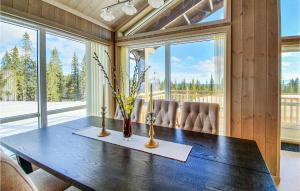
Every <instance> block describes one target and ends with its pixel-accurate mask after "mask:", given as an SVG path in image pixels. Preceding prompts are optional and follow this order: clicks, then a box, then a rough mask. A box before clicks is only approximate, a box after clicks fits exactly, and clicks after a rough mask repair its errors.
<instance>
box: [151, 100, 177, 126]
mask: <svg viewBox="0 0 300 191" xmlns="http://www.w3.org/2000/svg"><path fill="white" fill-rule="evenodd" d="M153 107H154V108H153V112H154V116H155V121H154V125H158V126H163V127H170V128H175V126H176V115H177V109H178V102H176V101H169V100H153ZM147 111H148V112H149V111H150V107H149V104H148V109H147ZM146 124H149V116H148V115H147V117H146Z"/></svg>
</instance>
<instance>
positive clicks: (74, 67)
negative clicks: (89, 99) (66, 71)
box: [70, 52, 80, 101]
mask: <svg viewBox="0 0 300 191" xmlns="http://www.w3.org/2000/svg"><path fill="white" fill-rule="evenodd" d="M70 88H71V99H72V100H75V101H77V100H80V80H79V63H78V58H77V56H76V53H75V52H74V55H73V58H72V64H71V86H70Z"/></svg>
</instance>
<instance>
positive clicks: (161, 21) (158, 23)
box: [43, 0, 225, 33]
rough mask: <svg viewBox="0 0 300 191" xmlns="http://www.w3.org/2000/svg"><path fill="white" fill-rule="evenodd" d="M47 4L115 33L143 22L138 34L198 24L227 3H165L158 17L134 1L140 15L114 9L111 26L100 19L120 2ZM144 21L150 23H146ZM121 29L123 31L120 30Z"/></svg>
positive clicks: (144, 2)
mask: <svg viewBox="0 0 300 191" xmlns="http://www.w3.org/2000/svg"><path fill="white" fill-rule="evenodd" d="M43 1H45V2H47V3H50V4H53V5H54V6H58V7H60V8H62V7H65V8H67V9H68V10H67V11H70V10H71V11H75V12H77V13H78V14H80V15H81V16H84V17H88V18H90V19H92V20H93V21H96V22H99V23H100V24H102V25H104V26H105V27H106V28H108V29H109V30H112V31H120V32H126V31H128V30H130V27H131V25H135V24H136V23H137V22H139V20H141V22H140V23H143V24H142V25H141V26H140V27H139V29H138V30H136V31H134V33H140V32H148V31H155V30H161V29H166V28H173V27H178V26H183V25H189V24H194V23H198V22H200V21H201V20H202V19H204V18H206V17H208V16H209V15H211V14H213V13H214V12H216V11H217V10H219V9H220V8H222V7H223V6H224V1H225V0H165V5H164V6H162V7H164V8H162V9H160V11H159V12H157V13H155V9H153V8H152V7H151V6H150V5H149V4H148V0H132V3H133V4H134V6H135V7H136V8H137V10H138V13H137V14H136V15H133V16H128V15H126V14H125V13H124V12H123V11H121V6H122V5H118V6H114V7H112V8H111V9H110V10H111V11H112V13H113V15H114V16H115V19H114V20H113V21H111V22H107V21H105V20H103V19H102V18H101V17H100V12H101V10H102V9H103V8H104V7H106V6H109V5H112V4H115V3H117V2H118V0H43ZM151 12H153V13H154V14H153V15H152V16H151V18H150V19H149V17H148V18H146V17H145V16H146V15H151ZM75 14H76V13H75ZM80 15H78V16H80ZM144 17H145V18H144ZM143 19H146V20H147V21H146V22H144V21H143ZM93 21H92V22H93ZM99 23H96V24H99ZM120 27H123V28H122V29H120ZM124 27H125V28H124ZM133 28H134V27H133ZM119 29H120V30H119Z"/></svg>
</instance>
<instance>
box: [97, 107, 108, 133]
mask: <svg viewBox="0 0 300 191" xmlns="http://www.w3.org/2000/svg"><path fill="white" fill-rule="evenodd" d="M101 110H102V111H101V115H102V124H101V126H102V129H101V132H100V133H99V135H98V137H106V136H108V135H109V134H110V133H109V132H108V131H106V127H105V114H106V112H105V110H106V107H101Z"/></svg>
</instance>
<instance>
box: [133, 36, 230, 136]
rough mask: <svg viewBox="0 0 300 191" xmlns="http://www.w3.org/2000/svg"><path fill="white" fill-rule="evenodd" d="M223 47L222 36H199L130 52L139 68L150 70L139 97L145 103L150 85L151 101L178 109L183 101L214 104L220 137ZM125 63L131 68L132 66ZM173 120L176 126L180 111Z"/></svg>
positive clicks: (222, 123)
mask: <svg viewBox="0 0 300 191" xmlns="http://www.w3.org/2000/svg"><path fill="white" fill-rule="evenodd" d="M224 45H225V35H223V34H219V35H212V36H202V37H199V38H198V40H196V41H188V40H186V41H182V40H180V42H178V43H177V42H170V43H166V44H165V45H160V46H156V47H155V46H152V47H151V46H150V48H148V47H147V48H138V49H137V48H133V49H131V50H133V51H135V52H138V53H139V55H142V57H143V59H142V62H141V65H140V67H141V68H145V67H146V66H151V68H150V70H149V71H148V72H147V73H146V77H145V82H144V84H143V87H142V88H141V91H140V96H141V97H142V98H144V99H145V101H148V98H149V97H148V95H149V90H147V88H149V86H150V83H152V85H153V98H154V99H172V100H176V101H178V102H179V103H180V106H181V105H182V103H183V102H186V101H192V102H209V103H218V104H219V105H220V108H221V110H220V119H219V120H220V122H219V124H220V131H219V133H220V134H224V133H225V129H224V124H225V101H224V100H225V80H224V74H225V70H224V68H225V54H224V52H225V47H224ZM131 53H132V51H131ZM136 54H137V53H136ZM130 57H132V56H130ZM129 63H130V68H132V65H133V63H134V62H132V61H130V62H129ZM130 71H132V69H130ZM146 105H147V104H145V106H144V109H143V114H142V119H141V120H142V121H144V117H145V114H146V109H147V107H146ZM177 118H178V119H177V122H179V121H180V109H179V110H178V115H177ZM177 125H179V124H177Z"/></svg>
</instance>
